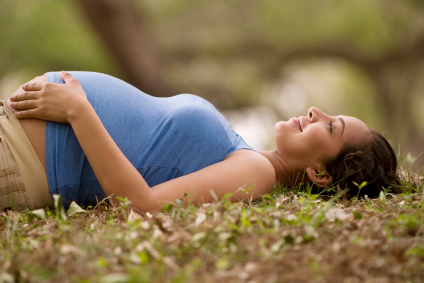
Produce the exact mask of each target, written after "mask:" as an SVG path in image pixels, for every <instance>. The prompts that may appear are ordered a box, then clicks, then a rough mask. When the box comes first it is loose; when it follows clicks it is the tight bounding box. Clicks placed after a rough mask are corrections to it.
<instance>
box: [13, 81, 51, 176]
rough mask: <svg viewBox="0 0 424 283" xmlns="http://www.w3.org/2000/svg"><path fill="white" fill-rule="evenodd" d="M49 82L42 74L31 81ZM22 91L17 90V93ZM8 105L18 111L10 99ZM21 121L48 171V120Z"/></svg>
mask: <svg viewBox="0 0 424 283" xmlns="http://www.w3.org/2000/svg"><path fill="white" fill-rule="evenodd" d="M34 81H37V82H41V83H42V82H47V78H46V76H40V77H36V78H35V79H33V80H32V81H31V82H34ZM19 91H22V90H19V89H18V90H17V91H16V92H15V93H17V92H19ZM6 106H7V108H9V109H10V110H11V111H12V112H13V113H15V112H16V110H14V109H12V108H11V107H10V100H9V99H8V100H7V101H6ZM19 122H20V123H21V125H22V128H23V129H24V131H25V134H26V135H27V137H28V140H29V142H30V143H31V145H32V147H33V148H34V151H35V153H36V154H37V156H38V159H40V161H41V164H42V165H43V168H44V171H46V124H47V123H46V121H43V120H38V119H19Z"/></svg>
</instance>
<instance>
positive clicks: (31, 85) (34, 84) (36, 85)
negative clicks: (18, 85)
mask: <svg viewBox="0 0 424 283" xmlns="http://www.w3.org/2000/svg"><path fill="white" fill-rule="evenodd" d="M42 88H43V83H41V82H38V81H36V80H33V81H30V82H28V83H26V84H24V85H22V89H23V90H26V91H37V90H41V89H42Z"/></svg>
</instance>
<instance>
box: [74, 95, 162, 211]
mask: <svg viewBox="0 0 424 283" xmlns="http://www.w3.org/2000/svg"><path fill="white" fill-rule="evenodd" d="M68 122H69V123H70V124H71V126H72V128H73V130H74V132H75V135H76V137H77V138H78V141H79V143H80V145H81V147H82V149H83V151H84V153H85V155H86V156H87V159H88V161H89V162H90V165H91V167H92V168H93V171H94V173H95V175H96V177H97V180H98V181H99V183H100V185H101V186H102V188H103V190H104V192H105V193H106V195H108V196H110V195H112V196H113V198H114V197H127V198H128V199H129V200H130V201H131V202H132V204H133V206H134V207H136V208H138V209H141V210H143V211H150V210H154V209H157V208H159V207H158V204H157V203H156V202H155V201H154V200H153V199H152V197H153V193H152V190H151V189H150V187H149V185H148V184H147V183H146V181H145V180H144V178H143V177H142V176H141V175H140V173H139V172H138V171H137V170H136V168H135V167H134V166H133V165H132V164H131V162H130V161H129V160H128V159H127V158H126V157H125V155H124V154H123V153H122V151H121V150H120V149H119V147H118V146H117V145H116V143H115V142H114V141H113V139H112V138H111V136H110V135H109V133H108V132H107V130H106V129H105V127H104V126H103V124H102V122H101V121H100V119H99V117H98V116H97V114H96V112H95V111H94V109H93V107H92V106H91V104H90V103H89V102H88V101H87V103H84V104H83V105H81V107H80V108H79V109H78V112H75V113H73V114H71V115H70V116H69V119H68ZM112 202H113V200H112Z"/></svg>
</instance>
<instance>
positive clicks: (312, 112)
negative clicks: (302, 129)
mask: <svg viewBox="0 0 424 283" xmlns="http://www.w3.org/2000/svg"><path fill="white" fill-rule="evenodd" d="M320 113H322V112H321V110H319V109H318V108H316V107H311V108H309V110H308V119H309V121H310V122H311V123H313V122H316V121H318V119H319V116H320Z"/></svg>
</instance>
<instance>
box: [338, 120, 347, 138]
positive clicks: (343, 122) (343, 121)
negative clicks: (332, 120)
mask: <svg viewBox="0 0 424 283" xmlns="http://www.w3.org/2000/svg"><path fill="white" fill-rule="evenodd" d="M339 120H340V122H342V125H343V129H342V133H341V134H340V135H343V132H344V130H345V127H346V125H345V120H344V119H343V118H342V117H340V118H339Z"/></svg>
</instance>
